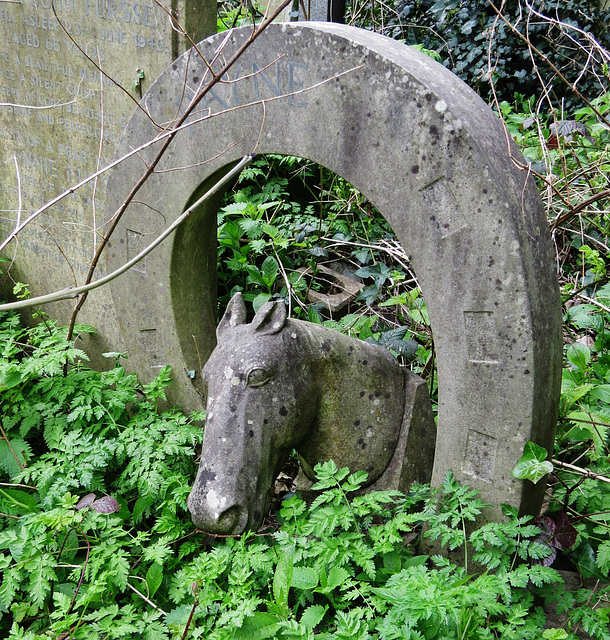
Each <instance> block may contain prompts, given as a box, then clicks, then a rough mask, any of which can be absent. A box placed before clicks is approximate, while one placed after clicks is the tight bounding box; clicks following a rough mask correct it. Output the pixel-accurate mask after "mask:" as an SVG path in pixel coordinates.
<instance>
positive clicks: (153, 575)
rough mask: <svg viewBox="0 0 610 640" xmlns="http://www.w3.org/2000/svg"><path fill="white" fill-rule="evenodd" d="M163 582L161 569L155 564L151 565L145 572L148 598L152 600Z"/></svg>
mask: <svg viewBox="0 0 610 640" xmlns="http://www.w3.org/2000/svg"><path fill="white" fill-rule="evenodd" d="M162 582H163V567H162V566H161V565H160V564H159V563H157V562H155V563H154V564H151V565H150V567H149V568H148V571H147V572H146V584H147V586H148V597H149V598H152V597H153V596H154V595H155V593H156V592H157V589H158V588H159V587H160V586H161V583H162Z"/></svg>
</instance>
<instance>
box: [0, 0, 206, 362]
mask: <svg viewBox="0 0 610 640" xmlns="http://www.w3.org/2000/svg"><path fill="white" fill-rule="evenodd" d="M53 7H54V10H53ZM164 7H165V9H164ZM171 8H172V10H175V12H176V13H175V15H176V16H177V18H178V20H180V21H181V22H182V23H183V24H186V25H187V27H189V28H190V29H191V33H192V34H193V35H194V36H195V37H196V38H197V39H201V38H203V37H205V36H207V35H209V34H210V33H212V32H215V30H216V21H215V12H216V3H215V2H214V3H212V2H209V0H178V2H172V3H171ZM169 9H170V2H169V1H168V2H165V3H164V4H163V6H161V4H160V3H158V2H157V1H156V0H135V1H126V0H53V2H52V1H51V0H20V1H19V2H2V3H0V103H1V104H0V210H1V213H0V241H2V240H3V239H4V238H5V237H6V236H7V235H8V234H9V233H10V232H11V231H12V230H13V228H14V227H15V223H16V221H17V220H18V219H20V220H24V219H25V218H26V217H27V216H28V215H30V214H31V213H32V212H33V211H35V210H37V209H38V208H39V207H41V206H43V205H44V204H45V203H47V202H49V201H50V200H52V199H53V198H55V197H57V196H58V195H59V194H61V193H62V192H63V191H64V190H66V189H68V188H69V187H72V186H74V185H76V184H77V183H79V182H80V181H81V180H84V179H85V178H86V177H87V176H89V175H91V174H93V173H94V172H95V171H96V169H98V168H103V167H104V166H106V165H108V164H109V162H110V161H112V160H113V158H114V156H115V154H116V150H117V145H118V143H119V140H120V138H121V133H122V131H123V129H124V127H125V125H126V123H127V121H128V119H129V117H130V116H131V114H132V112H133V110H134V108H135V107H136V105H137V103H138V101H139V100H140V98H141V95H142V91H144V92H145V91H146V90H147V89H148V88H149V87H150V85H151V83H152V81H153V80H154V79H155V78H156V77H157V76H158V75H159V74H160V73H161V72H162V71H163V69H165V68H166V67H167V65H168V64H170V63H171V62H172V61H173V60H174V59H175V58H176V57H177V56H178V55H179V54H180V53H182V52H183V51H184V50H185V48H187V46H190V45H188V44H187V43H186V41H185V39H184V38H181V37H179V36H178V33H177V31H176V30H175V29H173V28H172V26H171V24H170V20H169V17H168V14H167V12H166V10H169ZM195 14H196V15H195ZM64 28H65V30H66V31H67V32H68V33H69V36H68V35H67V33H66V31H64ZM86 56H88V57H89V58H90V60H88V59H87V57H86ZM96 65H97V67H99V68H101V69H102V70H103V71H104V72H105V73H106V74H108V76H110V77H111V78H112V80H114V81H115V82H117V83H119V84H120V85H122V87H123V88H124V90H121V89H119V88H118V87H117V86H116V85H115V83H114V82H113V81H112V80H111V79H110V78H109V77H107V76H106V75H104V74H103V73H100V70H99V69H98V68H97V67H96ZM140 71H142V72H143V74H144V78H143V79H140V78H139V72H140ZM136 82H138V83H139V86H134V83H136ZM107 179H108V176H107V174H106V175H103V176H101V177H100V178H99V180H97V182H95V183H94V182H91V183H89V184H88V185H87V186H85V187H83V188H82V189H79V191H78V192H76V193H75V194H73V195H70V196H68V197H67V198H65V199H64V200H62V201H60V202H58V203H57V204H55V205H54V206H53V207H52V208H51V209H50V210H49V211H47V212H45V213H43V214H42V215H40V216H39V217H38V218H37V220H36V222H35V223H33V224H31V225H30V226H29V227H28V228H26V229H25V230H24V231H23V232H22V233H21V234H20V237H19V241H18V243H13V245H11V246H10V247H9V249H8V251H7V252H6V254H5V255H6V256H8V257H10V258H13V256H14V258H15V263H14V265H13V268H12V269H11V277H12V278H13V279H15V280H19V281H22V282H26V283H28V284H29V285H30V288H31V290H32V291H33V292H35V293H36V294H44V293H51V292H52V291H56V290H60V289H64V288H65V287H68V286H74V283H75V282H78V284H82V282H83V280H84V278H85V277H86V273H87V271H88V268H89V263H90V261H91V258H92V257H93V254H94V252H95V248H96V247H97V246H98V245H99V239H100V236H101V234H103V232H104V230H105V229H104V228H103V227H102V225H101V223H102V217H101V216H100V212H101V211H103V210H104V203H105V200H106V183H107ZM20 197H21V209H20V210H19V203H20ZM103 271H104V267H103V266H102V268H101V269H100V270H98V272H97V275H98V277H99V275H100V274H102V273H103ZM1 289H2V292H3V293H4V294H5V295H7V294H10V291H11V289H12V282H11V280H10V279H8V278H7V279H6V280H5V282H4V286H2V287H1ZM72 306H73V303H72V302H61V303H54V304H53V305H50V306H49V307H48V308H47V310H48V311H49V312H50V313H51V314H52V315H54V316H55V317H59V318H61V319H62V320H63V321H67V319H68V318H69V314H70V310H71V308H72ZM80 320H81V321H86V322H90V323H92V324H94V325H95V326H96V327H97V328H98V329H100V331H101V332H102V337H103V338H104V340H103V341H102V342H103V343H104V344H105V345H106V346H107V347H109V346H110V344H112V345H113V346H114V347H116V348H117V350H120V334H119V332H118V331H117V330H116V328H117V327H118V323H117V322H116V316H115V314H114V310H113V303H112V300H111V298H110V293H109V292H108V291H98V292H96V293H95V294H94V295H92V298H91V302H90V304H88V305H87V306H86V308H85V309H84V310H83V313H82V315H81V317H80ZM104 344H100V349H102V350H103V347H104ZM105 350H108V348H106V349H105Z"/></svg>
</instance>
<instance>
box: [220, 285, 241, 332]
mask: <svg viewBox="0 0 610 640" xmlns="http://www.w3.org/2000/svg"><path fill="white" fill-rule="evenodd" d="M245 323H246V303H245V302H244V299H243V297H242V295H241V293H240V292H237V293H236V294H235V295H234V296H233V297H232V298H231V300H230V302H229V304H228V305H227V310H226V311H225V313H224V315H223V316H222V320H221V321H220V323H219V324H218V327H217V328H216V337H217V338H218V339H220V336H222V334H223V333H224V332H225V331H227V330H228V329H231V328H232V327H236V326H237V325H238V324H245Z"/></svg>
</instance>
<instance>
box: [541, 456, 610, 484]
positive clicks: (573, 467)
mask: <svg viewBox="0 0 610 640" xmlns="http://www.w3.org/2000/svg"><path fill="white" fill-rule="evenodd" d="M551 462H552V463H553V464H554V465H556V466H558V467H561V468H562V469H567V470H568V471H572V472H573V473H577V474H579V475H581V476H584V477H585V478H592V479H593V480H599V481H600V482H605V483H606V484H610V478H607V477H606V476H602V475H600V474H599V473H593V472H592V471H589V470H588V469H583V468H582V467H577V466H576V465H573V464H570V463H569V462H561V461H560V460H555V458H553V459H552V460H551Z"/></svg>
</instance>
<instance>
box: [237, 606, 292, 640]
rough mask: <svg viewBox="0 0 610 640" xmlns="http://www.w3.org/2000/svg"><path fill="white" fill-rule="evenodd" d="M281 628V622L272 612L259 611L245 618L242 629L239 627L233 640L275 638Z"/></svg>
mask: <svg viewBox="0 0 610 640" xmlns="http://www.w3.org/2000/svg"><path fill="white" fill-rule="evenodd" d="M279 628H280V622H279V620H278V618H277V616H275V615H274V614H272V613H264V612H262V611H257V612H256V613H255V614H254V615H253V616H252V617H250V618H246V619H245V620H244V623H243V625H242V626H241V629H238V630H237V631H236V632H235V634H234V635H233V637H232V640H262V639H263V638H275V637H276V635H277V631H278V629H279Z"/></svg>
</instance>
